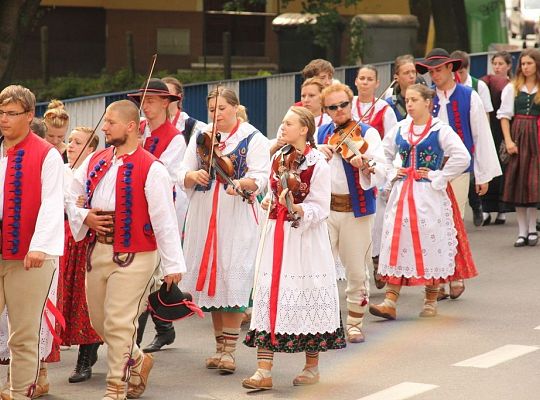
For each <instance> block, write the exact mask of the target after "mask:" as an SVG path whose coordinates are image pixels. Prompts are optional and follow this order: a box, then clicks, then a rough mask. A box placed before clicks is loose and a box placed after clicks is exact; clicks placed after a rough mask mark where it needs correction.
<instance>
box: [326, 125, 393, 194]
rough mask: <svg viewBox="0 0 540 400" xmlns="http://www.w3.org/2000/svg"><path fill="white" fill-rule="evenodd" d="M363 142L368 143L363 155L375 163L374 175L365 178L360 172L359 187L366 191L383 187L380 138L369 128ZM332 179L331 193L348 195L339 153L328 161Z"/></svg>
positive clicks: (383, 177)
mask: <svg viewBox="0 0 540 400" xmlns="http://www.w3.org/2000/svg"><path fill="white" fill-rule="evenodd" d="M364 140H365V141H366V142H367V143H368V149H367V151H366V152H365V155H366V156H367V157H369V158H371V159H373V161H375V174H374V175H371V176H365V175H364V174H363V173H362V172H360V173H359V174H358V176H359V178H360V186H362V189H364V190H368V189H371V188H372V187H375V186H380V185H383V184H384V182H385V179H386V173H387V167H386V165H385V160H384V152H383V147H382V142H381V136H380V135H379V132H377V130H376V129H375V128H369V129H368V130H367V132H366V133H365V135H364ZM328 163H329V164H330V167H331V177H332V184H331V186H332V193H334V194H350V192H349V185H348V184H347V175H345V169H344V168H343V158H342V157H341V155H340V154H339V153H334V155H333V156H332V158H331V159H330V161H328Z"/></svg>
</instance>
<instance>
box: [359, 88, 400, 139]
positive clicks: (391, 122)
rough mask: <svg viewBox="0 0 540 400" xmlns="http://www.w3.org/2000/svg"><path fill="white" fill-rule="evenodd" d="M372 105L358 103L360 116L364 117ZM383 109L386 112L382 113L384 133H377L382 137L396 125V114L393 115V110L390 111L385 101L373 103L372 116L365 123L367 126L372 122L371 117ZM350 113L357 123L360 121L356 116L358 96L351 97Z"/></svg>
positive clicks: (370, 103)
mask: <svg viewBox="0 0 540 400" xmlns="http://www.w3.org/2000/svg"><path fill="white" fill-rule="evenodd" d="M372 104H373V103H372V102H368V103H360V113H361V114H362V115H365V114H366V112H367V111H368V110H369V108H370V107H371V105H372ZM385 107H386V111H385V112H384V115H383V127H384V132H379V133H380V134H381V136H384V135H385V134H386V132H389V131H390V129H392V128H393V127H394V126H395V125H396V124H397V118H396V114H395V113H394V110H392V108H391V107H390V105H389V104H388V103H387V102H386V101H384V100H379V101H377V102H376V103H375V106H374V107H373V114H372V115H371V120H370V121H369V122H366V123H367V124H371V122H372V121H373V117H375V115H376V114H377V113H378V112H380V111H381V110H382V109H383V108H385ZM351 111H352V117H353V119H354V120H356V121H358V120H359V119H360V116H359V115H358V96H354V97H353V101H352V109H351ZM370 113H371V111H370ZM363 122H364V121H363Z"/></svg>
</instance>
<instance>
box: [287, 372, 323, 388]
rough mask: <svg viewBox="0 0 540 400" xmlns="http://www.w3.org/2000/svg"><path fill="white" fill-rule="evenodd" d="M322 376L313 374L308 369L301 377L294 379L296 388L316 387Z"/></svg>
mask: <svg viewBox="0 0 540 400" xmlns="http://www.w3.org/2000/svg"><path fill="white" fill-rule="evenodd" d="M319 378H320V374H319V373H318V372H317V373H315V372H313V371H312V370H311V369H310V368H306V369H304V370H303V371H302V373H301V374H300V375H298V376H297V377H296V378H294V379H293V385H294V386H307V385H314V384H316V383H318V382H319Z"/></svg>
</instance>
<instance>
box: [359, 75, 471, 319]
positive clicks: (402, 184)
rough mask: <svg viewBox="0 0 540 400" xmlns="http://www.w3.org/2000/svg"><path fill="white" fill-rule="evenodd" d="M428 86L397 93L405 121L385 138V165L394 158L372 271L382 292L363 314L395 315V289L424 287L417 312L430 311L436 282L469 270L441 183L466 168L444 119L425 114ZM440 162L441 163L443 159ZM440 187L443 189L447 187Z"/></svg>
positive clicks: (450, 197) (455, 212)
mask: <svg viewBox="0 0 540 400" xmlns="http://www.w3.org/2000/svg"><path fill="white" fill-rule="evenodd" d="M432 99H433V90H431V89H429V88H428V87H426V86H424V85H420V84H415V85H412V86H409V87H408V88H407V91H406V93H405V101H406V104H407V113H408V114H409V116H410V117H411V118H412V119H405V120H402V121H400V122H399V123H398V125H397V126H396V127H395V128H394V129H393V130H392V131H391V132H390V133H389V134H388V135H387V136H386V137H385V139H384V152H385V156H386V160H387V162H388V163H391V162H392V161H393V160H394V158H395V156H396V154H397V153H399V154H400V156H401V159H402V166H401V168H398V169H397V173H396V174H395V179H394V181H395V183H394V185H393V187H392V191H391V193H390V196H389V198H388V205H387V207H386V213H385V215H384V224H383V232H382V245H381V254H380V258H379V273H380V274H381V275H382V276H383V279H385V280H386V281H387V284H388V285H387V289H386V296H385V299H384V301H383V302H382V303H381V304H378V305H371V306H370V307H369V311H370V313H371V314H373V315H376V316H379V317H382V318H386V319H395V318H396V302H397V299H398V297H399V292H400V289H401V286H403V285H405V286H425V297H424V307H423V309H422V312H421V313H420V316H421V317H433V316H435V315H437V294H438V290H439V286H438V285H439V283H443V282H446V281H448V280H449V279H450V278H451V279H462V278H467V277H472V276H474V275H475V274H476V270H475V268H474V262H473V261H472V257H471V253H470V249H469V246H468V242H467V234H466V232H465V229H464V226H463V221H462V220H461V214H460V212H459V208H458V206H457V203H456V201H455V197H454V194H453V192H452V191H451V188H450V189H447V187H449V186H450V185H449V182H450V181H451V180H452V179H454V178H456V177H457V176H459V175H461V173H462V172H463V169H464V168H466V167H467V165H469V162H470V155H469V153H468V151H467V149H466V148H465V146H464V144H463V142H462V141H461V139H460V138H459V136H458V135H457V134H456V133H455V132H454V131H453V130H452V128H451V127H450V126H449V125H447V124H446V123H444V122H442V121H441V120H440V119H438V118H436V117H432V116H431V114H430V109H431V105H432ZM446 158H448V159H447V161H446V162H445V160H446ZM447 190H448V192H447Z"/></svg>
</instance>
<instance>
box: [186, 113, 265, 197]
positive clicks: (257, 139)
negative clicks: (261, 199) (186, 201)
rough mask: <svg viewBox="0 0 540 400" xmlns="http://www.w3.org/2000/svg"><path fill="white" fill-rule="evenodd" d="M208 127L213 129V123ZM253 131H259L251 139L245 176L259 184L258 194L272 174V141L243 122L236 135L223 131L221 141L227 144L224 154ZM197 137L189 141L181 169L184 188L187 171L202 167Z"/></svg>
mask: <svg viewBox="0 0 540 400" xmlns="http://www.w3.org/2000/svg"><path fill="white" fill-rule="evenodd" d="M208 129H212V124H208ZM253 132H257V133H256V134H255V135H254V136H253V138H251V141H250V142H249V146H248V152H247V156H246V164H247V167H248V171H247V172H246V174H245V175H244V178H252V179H253V180H255V184H256V185H257V191H256V192H255V194H258V193H259V192H260V191H261V190H263V189H266V184H267V182H268V177H269V176H270V142H269V141H268V139H267V138H266V137H264V136H263V134H262V133H260V132H259V131H258V130H257V128H255V127H254V126H253V125H251V124H249V123H247V122H242V123H241V124H240V126H239V127H238V130H237V131H236V133H235V134H234V135H232V136H231V137H228V136H229V134H228V133H224V132H222V133H221V140H222V141H221V143H224V144H225V148H224V149H223V150H222V153H223V154H224V155H227V154H228V153H230V152H232V151H233V150H234V149H235V148H236V147H237V146H238V144H239V143H240V141H242V140H244V139H245V138H246V137H248V136H249V135H250V134H252V133H253ZM195 139H196V138H195V137H193V138H192V140H190V141H189V145H188V148H187V151H186V155H185V156H184V161H183V162H182V167H181V171H180V180H179V184H180V187H181V188H182V189H184V190H185V186H184V179H185V177H186V173H188V172H189V171H197V170H199V169H200V168H201V166H200V165H199V158H198V156H197V143H196V140H195Z"/></svg>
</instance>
